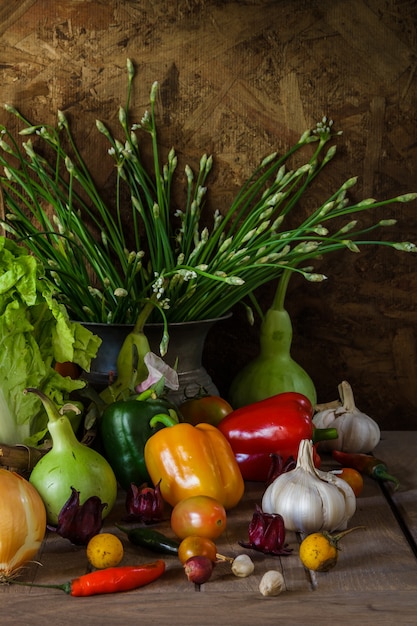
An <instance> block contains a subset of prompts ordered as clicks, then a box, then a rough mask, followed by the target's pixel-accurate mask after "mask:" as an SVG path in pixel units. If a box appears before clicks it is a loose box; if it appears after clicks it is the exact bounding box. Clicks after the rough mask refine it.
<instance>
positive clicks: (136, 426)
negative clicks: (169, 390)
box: [100, 393, 178, 490]
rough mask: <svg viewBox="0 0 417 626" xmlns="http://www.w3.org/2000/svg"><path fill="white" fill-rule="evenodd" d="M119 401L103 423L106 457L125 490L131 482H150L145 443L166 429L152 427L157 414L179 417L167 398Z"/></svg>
mask: <svg viewBox="0 0 417 626" xmlns="http://www.w3.org/2000/svg"><path fill="white" fill-rule="evenodd" d="M140 398H141V397H140V396H139V399H136V398H133V399H132V398H131V399H128V400H119V401H118V402H114V403H113V404H110V405H109V406H108V407H107V408H106V409H105V410H104V412H103V415H102V418H101V420H100V434H101V439H102V443H103V447H104V455H105V457H106V458H107V460H108V462H109V463H110V465H111V467H112V469H113V471H114V473H115V475H116V478H117V480H118V482H119V484H120V485H121V487H122V488H123V489H126V490H127V489H128V487H129V486H130V484H131V483H135V484H136V485H141V484H143V483H150V482H151V479H150V476H149V474H148V470H147V469H146V463H145V459H144V448H145V443H146V442H147V440H148V439H149V437H151V436H152V435H153V434H154V433H156V432H157V431H158V430H160V429H161V428H164V425H163V424H162V423H159V422H158V423H157V424H155V425H151V424H150V422H151V419H152V418H153V417H155V416H156V415H162V416H163V415H165V416H174V418H176V419H177V421H178V418H177V417H176V412H175V407H174V405H173V404H171V403H170V402H168V401H167V400H164V399H163V398H158V397H155V396H154V395H150V396H149V395H148V394H146V393H145V394H144V397H143V398H142V399H140Z"/></svg>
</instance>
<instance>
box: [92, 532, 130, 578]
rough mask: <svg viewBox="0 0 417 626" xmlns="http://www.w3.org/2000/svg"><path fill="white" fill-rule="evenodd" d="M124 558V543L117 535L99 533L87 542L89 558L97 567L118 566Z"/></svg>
mask: <svg viewBox="0 0 417 626" xmlns="http://www.w3.org/2000/svg"><path fill="white" fill-rule="evenodd" d="M122 558H123V544H122V542H121V541H120V539H119V538H118V537H116V535H112V534H111V533H99V534H98V535H94V537H92V538H91V539H90V541H89V542H88V544H87V559H88V560H89V562H90V563H91V565H92V566H93V567H95V568H97V569H105V568H106V567H116V565H119V563H120V561H121V560H122Z"/></svg>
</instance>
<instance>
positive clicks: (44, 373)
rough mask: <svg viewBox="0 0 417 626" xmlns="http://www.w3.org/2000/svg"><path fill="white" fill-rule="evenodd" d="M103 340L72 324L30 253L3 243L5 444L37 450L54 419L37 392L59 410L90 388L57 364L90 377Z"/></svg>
mask: <svg viewBox="0 0 417 626" xmlns="http://www.w3.org/2000/svg"><path fill="white" fill-rule="evenodd" d="M100 344H101V339H100V338H99V337H97V336H96V335H94V334H93V333H91V332H90V331H89V330H87V329H86V328H84V327H83V326H82V325H81V324H79V323H78V322H73V321H71V320H70V319H69V316H68V313H67V311H66V309H65V307H64V306H63V305H62V304H60V303H59V302H58V301H57V300H56V299H55V298H54V289H53V285H52V284H51V283H50V282H49V281H48V280H47V279H46V278H45V274H44V272H43V268H42V266H41V265H40V263H39V262H38V261H37V260H36V259H35V258H34V257H33V256H31V255H30V254H28V252H27V250H26V249H25V248H23V247H21V246H19V245H17V244H16V243H15V242H13V241H11V240H10V239H7V238H5V237H0V442H1V443H3V444H7V445H16V444H25V443H30V444H31V445H33V444H34V442H36V441H37V440H38V439H40V438H41V437H42V436H43V434H44V433H45V432H46V429H47V423H48V417H47V415H46V412H45V410H44V408H43V405H42V404H41V402H40V400H39V398H38V397H37V396H36V395H35V394H32V393H28V394H25V393H24V389H25V388H26V387H35V388H37V389H40V390H41V391H43V392H44V393H45V394H46V395H48V396H49V397H50V398H51V399H52V400H53V401H54V402H55V403H56V404H57V405H58V406H62V405H63V404H64V403H65V402H67V401H68V398H69V394H70V393H71V392H72V391H75V390H76V389H81V388H83V387H84V386H85V382H84V381H83V380H72V379H70V378H68V377H63V376H61V375H60V374H59V373H58V372H56V371H55V369H54V364H55V362H56V361H59V362H65V361H72V362H73V363H77V364H78V365H79V366H80V367H81V368H82V369H83V370H85V371H89V369H90V363H91V359H93V358H94V357H95V356H96V354H97V350H98V348H99V346H100Z"/></svg>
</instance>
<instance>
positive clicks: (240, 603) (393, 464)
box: [0, 431, 417, 626]
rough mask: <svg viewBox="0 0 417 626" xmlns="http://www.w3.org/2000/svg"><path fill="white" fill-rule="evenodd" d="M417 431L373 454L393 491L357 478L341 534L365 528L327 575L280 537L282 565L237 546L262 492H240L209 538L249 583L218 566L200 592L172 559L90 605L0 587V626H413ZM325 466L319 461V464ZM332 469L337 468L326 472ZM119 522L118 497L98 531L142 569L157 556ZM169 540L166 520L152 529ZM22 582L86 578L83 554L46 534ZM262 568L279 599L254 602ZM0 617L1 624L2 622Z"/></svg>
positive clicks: (46, 592)
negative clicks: (249, 568)
mask: <svg viewBox="0 0 417 626" xmlns="http://www.w3.org/2000/svg"><path fill="white" fill-rule="evenodd" d="M416 451H417V431H416V432H414V431H412V432H410V431H402V432H400V431H386V432H383V433H382V437H381V442H380V444H379V445H378V447H377V449H376V450H375V455H376V456H377V457H379V458H381V459H383V460H384V461H385V462H386V464H387V465H388V467H389V470H390V472H391V473H392V474H394V475H396V476H397V477H398V478H399V480H400V482H401V485H400V488H399V489H398V491H396V492H393V491H392V489H391V487H390V484H385V485H384V486H383V487H382V488H381V486H380V485H379V484H378V483H377V482H375V481H374V480H372V479H371V478H368V477H365V487H364V491H363V492H362V494H361V496H360V497H359V498H358V500H357V511H356V513H355V515H354V517H353V518H352V520H351V522H350V524H349V527H351V526H357V525H364V526H366V530H360V531H357V532H354V533H352V534H350V535H347V536H346V537H345V538H344V539H343V542H342V543H341V551H340V554H339V560H338V563H337V566H336V567H335V568H334V569H332V570H331V571H330V572H326V573H313V572H309V571H307V570H305V569H304V567H303V566H302V564H301V562H300V560H299V557H298V545H299V540H300V538H299V537H298V536H297V535H296V533H291V532H287V541H288V544H289V546H290V547H292V548H293V552H292V554H291V555H290V556H285V557H266V556H264V555H262V554H260V553H258V552H254V551H252V550H250V551H249V550H245V549H243V548H241V547H240V546H239V545H238V543H237V542H238V541H239V540H246V539H247V529H248V524H249V521H250V519H251V518H252V513H253V511H254V508H255V505H256V504H257V503H258V504H260V502H261V498H262V494H263V485H261V484H257V483H250V484H247V485H246V489H245V495H244V497H243V499H242V502H241V503H240V504H239V505H238V506H237V507H236V509H234V510H231V511H229V513H228V527H227V529H226V532H225V533H224V535H222V537H221V538H219V539H218V540H217V542H216V543H217V547H218V552H220V553H221V554H224V555H226V556H230V557H235V556H237V555H238V554H241V553H243V552H246V553H247V554H249V555H250V556H251V558H252V560H253V561H254V562H255V572H254V574H253V575H252V576H250V577H248V578H236V577H235V576H234V575H233V574H232V573H231V571H230V565H228V564H227V563H220V564H217V565H216V567H215V569H214V572H213V575H212V578H211V579H210V580H209V582H208V583H206V584H205V585H203V586H201V588H200V590H197V588H196V587H195V586H194V585H192V584H191V583H189V582H188V581H187V579H186V577H185V574H184V572H183V569H182V566H181V564H180V562H179V561H178V559H176V558H175V557H164V560H165V562H166V572H165V574H164V575H163V576H162V578H160V579H159V580H157V581H156V582H154V583H152V584H150V585H149V586H147V587H143V588H141V589H138V590H136V591H130V592H126V593H119V594H113V595H102V596H94V597H90V598H73V597H70V596H67V595H66V594H64V593H63V592H62V591H59V590H51V589H39V588H35V587H34V588H29V587H20V586H17V585H11V586H2V587H0V593H1V599H0V607H1V615H2V618H1V619H2V622H3V623H5V624H6V623H7V624H19V625H23V624H25V625H26V624H30V625H35V626H37V625H38V624H46V623H47V621H48V620H51V623H53V624H54V626H59V625H60V624H73V623H74V624H75V623H77V624H81V623H89V622H90V621H92V622H93V623H98V621H99V622H100V623H101V624H112V625H118V624H124V625H126V624H141V625H145V626H146V625H147V624H158V625H162V624H168V623H170V624H181V625H182V626H187V625H193V626H205V625H207V626H208V625H209V624H210V625H211V624H213V623H217V624H221V625H223V624H225V625H226V624H241V625H246V624H248V625H251V626H252V625H257V624H280V625H283V624H284V625H285V624H291V625H293V624H303V625H305V624H311V625H313V626H316V625H320V626H322V625H323V624H332V625H335V624H337V625H340V624H352V623H360V624H361V626H365V625H367V624H369V625H370V624H372V625H375V624H377V625H378V626H379V625H380V624H390V625H392V624H397V625H399V624H401V625H408V624H410V625H411V624H413V625H414V624H416V623H417V558H416V555H417V455H416ZM324 463H325V466H328V460H327V461H326V459H324ZM332 467H336V465H335V464H334V465H333V466H332ZM123 515H124V496H123V495H122V494H121V496H120V499H119V501H118V503H117V505H116V507H115V508H114V509H113V511H112V512H111V514H110V515H109V517H108V518H107V519H106V520H105V524H104V528H103V530H105V531H108V532H114V533H115V534H119V535H120V537H121V539H122V540H123V542H124V546H125V556H124V560H123V563H122V564H125V565H129V564H130V565H133V564H135V563H138V562H149V561H153V560H155V559H156V558H159V557H158V556H157V555H155V554H153V553H151V552H148V551H146V550H144V549H141V548H137V547H135V546H132V545H131V544H129V543H128V542H127V541H126V537H125V536H124V535H123V534H122V533H120V532H119V531H118V529H117V528H116V527H115V526H114V524H115V522H120V521H121V519H122V517H123ZM157 528H158V530H160V531H161V532H164V533H165V534H166V535H170V536H173V535H172V531H171V530H170V526H169V520H168V519H167V520H166V521H165V522H163V523H161V524H160V525H158V526H157ZM37 558H38V563H37V564H35V563H34V564H31V565H30V566H28V568H27V569H26V570H25V572H24V574H22V575H21V580H27V581H34V582H36V583H63V582H66V581H68V580H71V579H72V578H76V577H77V576H79V575H80V574H82V573H85V572H86V571H87V561H86V556H85V549H84V548H80V547H76V546H73V545H72V544H71V543H70V542H69V541H68V540H65V539H63V538H61V537H57V536H55V535H54V534H52V533H48V534H47V537H46V538H45V540H44V543H43V545H42V548H41V550H40V552H39V554H38V557H37ZM269 569H278V570H280V571H282V573H283V575H284V578H285V584H286V590H285V591H284V592H283V593H281V595H279V596H278V597H268V598H265V597H263V596H262V595H261V594H260V592H259V589H258V586H259V582H260V579H261V577H262V575H263V574H264V573H265V572H266V571H267V570H269ZM5 617H7V620H6V621H5V620H4V618H5Z"/></svg>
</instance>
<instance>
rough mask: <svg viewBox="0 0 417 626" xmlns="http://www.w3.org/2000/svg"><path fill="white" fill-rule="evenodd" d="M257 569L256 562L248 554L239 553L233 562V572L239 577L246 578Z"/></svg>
mask: <svg viewBox="0 0 417 626" xmlns="http://www.w3.org/2000/svg"><path fill="white" fill-rule="evenodd" d="M254 569H255V565H254V562H253V561H252V559H251V558H250V556H248V555H247V554H239V556H237V557H236V558H235V559H234V560H233V563H232V572H233V574H234V575H235V576H238V577H239V578H246V577H247V576H250V575H251V574H253V571H254Z"/></svg>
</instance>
